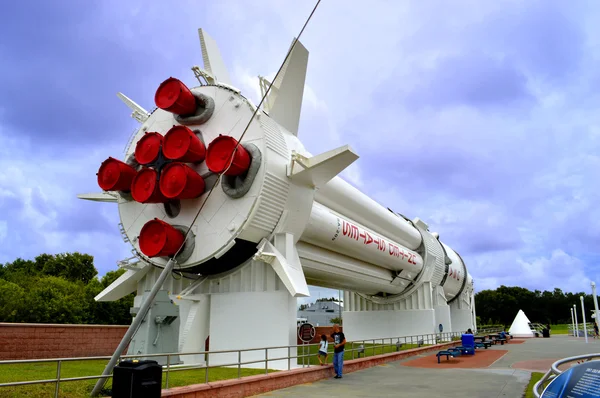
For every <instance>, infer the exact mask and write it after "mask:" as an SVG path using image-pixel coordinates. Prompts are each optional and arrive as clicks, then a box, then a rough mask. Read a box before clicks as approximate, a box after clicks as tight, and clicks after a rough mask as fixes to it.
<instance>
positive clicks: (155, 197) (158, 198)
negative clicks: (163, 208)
mask: <svg viewBox="0 0 600 398" xmlns="http://www.w3.org/2000/svg"><path fill="white" fill-rule="evenodd" d="M131 196H132V197H133V199H134V200H135V201H136V202H140V203H165V202H167V201H168V199H167V198H165V197H164V195H163V194H162V193H161V192H160V188H159V187H158V173H157V172H156V170H154V169H151V168H143V169H142V170H140V172H139V173H137V175H136V176H135V178H134V179H133V182H132V183H131Z"/></svg>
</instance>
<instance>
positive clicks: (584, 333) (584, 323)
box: [579, 296, 588, 344]
mask: <svg viewBox="0 0 600 398" xmlns="http://www.w3.org/2000/svg"><path fill="white" fill-rule="evenodd" d="M579 298H580V299H581V312H582V313H583V335H584V336H585V343H586V344H587V342H588V338H587V324H586V322H585V306H584V305H583V296H579Z"/></svg>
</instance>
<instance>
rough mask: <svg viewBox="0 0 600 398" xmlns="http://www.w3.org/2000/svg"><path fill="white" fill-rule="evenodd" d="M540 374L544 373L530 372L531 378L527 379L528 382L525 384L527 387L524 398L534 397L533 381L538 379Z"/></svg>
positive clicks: (540, 376)
mask: <svg viewBox="0 0 600 398" xmlns="http://www.w3.org/2000/svg"><path fill="white" fill-rule="evenodd" d="M542 376H544V373H540V372H532V373H531V379H529V384H528V385H527V389H526V390H525V398H534V397H535V395H533V386H534V385H535V383H537V382H538V381H540V379H541V378H542ZM544 387H545V386H544ZM542 390H543V389H542Z"/></svg>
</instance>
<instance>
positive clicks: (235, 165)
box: [206, 135, 251, 176]
mask: <svg viewBox="0 0 600 398" xmlns="http://www.w3.org/2000/svg"><path fill="white" fill-rule="evenodd" d="M236 146H237V148H236ZM234 151H235V153H234ZM232 157H233V160H232ZM250 160H251V159H250V154H249V153H248V151H246V149H245V148H244V147H243V146H242V145H241V144H240V145H238V142H237V140H236V139H235V138H233V137H230V136H227V135H219V136H218V137H217V138H215V139H214V140H213V141H212V142H211V143H210V144H209V145H208V150H207V153H206V166H207V167H208V169H209V170H210V171H212V172H213V173H223V172H225V175H228V176H237V175H240V174H244V173H245V172H246V171H247V170H248V168H249V167H250ZM230 163H231V166H230ZM228 167H229V169H228Z"/></svg>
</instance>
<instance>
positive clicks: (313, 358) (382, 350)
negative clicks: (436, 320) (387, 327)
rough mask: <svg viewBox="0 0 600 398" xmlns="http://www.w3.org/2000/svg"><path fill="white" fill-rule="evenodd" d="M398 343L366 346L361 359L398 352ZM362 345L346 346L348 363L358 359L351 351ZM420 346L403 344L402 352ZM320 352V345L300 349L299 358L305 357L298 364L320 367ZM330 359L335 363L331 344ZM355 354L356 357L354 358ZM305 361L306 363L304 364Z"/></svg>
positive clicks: (345, 358) (345, 354) (345, 357)
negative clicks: (318, 356) (318, 354)
mask: <svg viewBox="0 0 600 398" xmlns="http://www.w3.org/2000/svg"><path fill="white" fill-rule="evenodd" d="M395 344H396V343H393V345H390V344H389V341H388V342H385V343H384V345H382V344H381V342H379V343H377V341H376V343H375V344H374V345H373V344H367V343H365V344H364V348H365V350H364V353H361V354H360V357H361V358H364V357H370V356H373V355H381V354H389V353H392V352H396V345H395ZM361 345H362V343H348V344H346V350H345V352H344V360H345V361H348V360H351V359H353V358H354V359H356V358H358V351H354V352H353V351H351V350H353V349H358V348H359V347H360V346H361ZM428 345H430V344H424V345H422V346H421V347H425V346H428ZM417 347H418V345H417V344H404V343H403V344H402V347H400V351H404V350H409V349H411V348H417ZM318 351H319V346H318V345H310V346H307V347H298V356H301V355H304V356H305V357H300V358H298V364H299V365H302V364H303V363H304V364H310V365H318V364H319V359H318V358H317V353H318ZM328 354H329V355H328V357H327V363H333V346H332V345H331V344H330V345H329V349H328ZM353 354H354V357H353ZM306 355H308V357H306ZM303 361H304V362H303Z"/></svg>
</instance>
